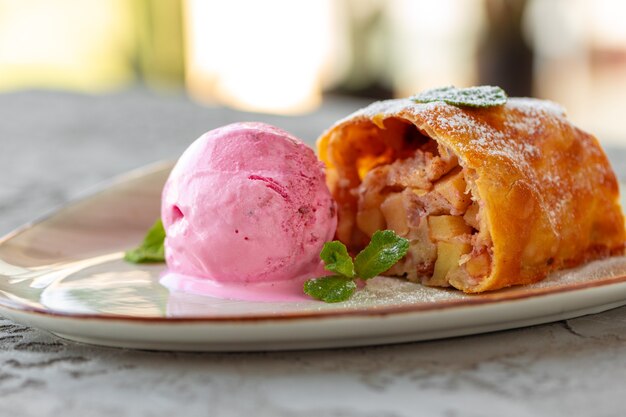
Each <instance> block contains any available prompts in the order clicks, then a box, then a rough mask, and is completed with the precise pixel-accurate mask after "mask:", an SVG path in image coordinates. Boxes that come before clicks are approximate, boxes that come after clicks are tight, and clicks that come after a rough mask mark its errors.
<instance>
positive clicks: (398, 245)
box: [354, 230, 409, 279]
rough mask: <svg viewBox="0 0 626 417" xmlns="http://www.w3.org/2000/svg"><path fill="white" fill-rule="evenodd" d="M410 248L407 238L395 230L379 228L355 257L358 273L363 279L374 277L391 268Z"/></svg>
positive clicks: (355, 266)
mask: <svg viewBox="0 0 626 417" xmlns="http://www.w3.org/2000/svg"><path fill="white" fill-rule="evenodd" d="M408 250H409V241H408V240H407V239H405V238H403V237H400V236H398V235H397V234H396V233H395V232H394V231H393V230H383V231H380V230H379V231H377V232H376V233H374V235H373V236H372V240H371V241H370V243H369V245H367V246H366V247H365V249H363V250H362V251H361V252H360V253H359V254H358V255H357V256H356V258H355V259H354V268H355V270H356V274H357V276H358V277H359V278H362V279H370V278H373V277H375V276H376V275H378V274H380V273H382V272H385V271H386V270H388V269H389V268H391V267H392V266H393V265H394V264H395V263H396V262H398V261H399V260H400V259H402V257H403V256H404V255H406V252H407V251H408Z"/></svg>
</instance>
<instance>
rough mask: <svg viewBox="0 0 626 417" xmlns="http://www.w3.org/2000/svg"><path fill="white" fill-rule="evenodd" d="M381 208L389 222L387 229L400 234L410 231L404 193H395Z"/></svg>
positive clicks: (404, 234)
mask: <svg viewBox="0 0 626 417" xmlns="http://www.w3.org/2000/svg"><path fill="white" fill-rule="evenodd" d="M380 210H381V211H382V213H383V216H384V217H385V221H386V222H387V229H391V230H393V231H394V232H396V233H398V234H399V235H400V236H406V235H407V233H409V225H408V223H407V213H406V209H405V207H404V199H403V197H402V193H393V194H390V195H389V197H387V199H386V200H385V201H384V202H383V203H382V204H381V205H380Z"/></svg>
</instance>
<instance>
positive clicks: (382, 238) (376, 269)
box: [304, 230, 409, 303]
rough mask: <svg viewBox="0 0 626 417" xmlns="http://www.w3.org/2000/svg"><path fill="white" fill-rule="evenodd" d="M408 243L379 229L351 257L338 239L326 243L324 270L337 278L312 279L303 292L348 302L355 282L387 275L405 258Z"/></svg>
mask: <svg viewBox="0 0 626 417" xmlns="http://www.w3.org/2000/svg"><path fill="white" fill-rule="evenodd" d="M408 250H409V241H408V240H407V239H405V238H403V237H400V236H398V235H397V234H396V233H395V232H394V231H393V230H382V231H381V230H379V231H377V232H375V233H374V234H373V235H372V239H371V241H370V243H369V244H368V245H367V246H366V247H365V249H363V250H362V251H361V252H359V254H358V255H357V256H356V258H355V259H354V261H353V260H352V258H351V257H350V254H349V253H348V250H347V249H346V247H345V245H344V244H343V243H341V242H339V241H337V240H335V241H332V242H326V243H325V244H324V248H323V249H322V252H321V253H320V258H321V259H322V261H324V267H325V268H326V269H327V270H329V271H331V272H334V273H335V274H337V275H330V276H326V277H320V278H313V279H309V280H307V281H306V282H305V283H304V293H305V294H308V295H310V296H311V297H313V298H315V299H317V300H321V301H325V302H327V303H337V302H340V301H346V300H348V299H349V298H350V297H352V294H354V292H355V291H356V282H355V279H359V278H360V279H363V280H367V279H370V278H374V277H375V276H376V275H379V274H381V273H382V272H385V271H386V270H388V269H389V268H391V267H392V266H393V265H395V264H396V262H398V261H399V260H400V259H402V258H403V257H404V255H406V253H407V251H408Z"/></svg>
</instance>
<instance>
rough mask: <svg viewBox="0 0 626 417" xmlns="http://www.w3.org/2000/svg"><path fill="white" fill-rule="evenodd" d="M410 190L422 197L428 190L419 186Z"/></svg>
mask: <svg viewBox="0 0 626 417" xmlns="http://www.w3.org/2000/svg"><path fill="white" fill-rule="evenodd" d="M412 191H413V193H415V195H416V196H418V197H423V196H425V195H426V194H428V190H422V189H421V188H413V189H412Z"/></svg>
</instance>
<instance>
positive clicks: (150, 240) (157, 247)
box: [124, 219, 165, 264]
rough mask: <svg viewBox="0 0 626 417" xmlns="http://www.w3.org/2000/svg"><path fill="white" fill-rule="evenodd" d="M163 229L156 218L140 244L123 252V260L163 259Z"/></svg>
mask: <svg viewBox="0 0 626 417" xmlns="http://www.w3.org/2000/svg"><path fill="white" fill-rule="evenodd" d="M164 243H165V229H164V228H163V222H161V219H159V220H157V221H156V222H155V223H154V224H153V225H152V227H151V228H150V230H148V233H147V234H146V237H144V239H143V242H142V243H141V245H139V246H138V247H136V248H135V249H132V250H129V251H126V253H124V260H126V261H128V262H132V263H135V264H139V263H148V262H164V261H165V247H164Z"/></svg>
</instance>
